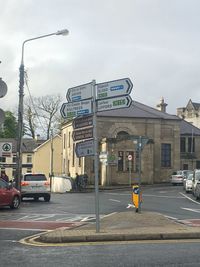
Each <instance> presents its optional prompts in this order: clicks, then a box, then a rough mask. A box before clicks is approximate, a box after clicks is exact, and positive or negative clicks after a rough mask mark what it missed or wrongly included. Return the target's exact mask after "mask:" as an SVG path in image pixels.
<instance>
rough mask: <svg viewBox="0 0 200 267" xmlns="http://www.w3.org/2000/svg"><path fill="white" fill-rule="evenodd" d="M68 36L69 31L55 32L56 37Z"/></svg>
mask: <svg viewBox="0 0 200 267" xmlns="http://www.w3.org/2000/svg"><path fill="white" fill-rule="evenodd" d="M68 34H69V31H68V30H67V29H64V30H61V31H57V32H56V35H68Z"/></svg>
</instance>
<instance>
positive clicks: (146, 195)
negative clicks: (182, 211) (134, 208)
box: [143, 194, 184, 199]
mask: <svg viewBox="0 0 200 267" xmlns="http://www.w3.org/2000/svg"><path fill="white" fill-rule="evenodd" d="M143 196H144V197H158V198H175V199H177V198H184V197H173V196H158V195H148V194H143Z"/></svg>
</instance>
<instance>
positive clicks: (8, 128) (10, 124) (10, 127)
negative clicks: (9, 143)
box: [0, 111, 17, 138]
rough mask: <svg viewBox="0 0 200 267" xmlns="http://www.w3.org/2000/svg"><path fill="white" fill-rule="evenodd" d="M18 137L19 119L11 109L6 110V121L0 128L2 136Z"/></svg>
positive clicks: (0, 135)
mask: <svg viewBox="0 0 200 267" xmlns="http://www.w3.org/2000/svg"><path fill="white" fill-rule="evenodd" d="M16 137H17V120H16V118H15V116H14V114H13V113H12V112H11V111H6V112H5V121H4V123H3V125H2V126H1V129H0V138H16Z"/></svg>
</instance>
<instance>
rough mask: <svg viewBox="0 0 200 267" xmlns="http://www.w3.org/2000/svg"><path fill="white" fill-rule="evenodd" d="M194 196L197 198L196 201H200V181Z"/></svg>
mask: <svg viewBox="0 0 200 267" xmlns="http://www.w3.org/2000/svg"><path fill="white" fill-rule="evenodd" d="M194 196H195V198H196V200H198V199H200V181H198V182H197V184H196V188H195V191H194Z"/></svg>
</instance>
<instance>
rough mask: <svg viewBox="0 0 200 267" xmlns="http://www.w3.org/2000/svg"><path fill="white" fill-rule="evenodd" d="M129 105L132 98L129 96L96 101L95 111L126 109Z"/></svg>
mask: <svg viewBox="0 0 200 267" xmlns="http://www.w3.org/2000/svg"><path fill="white" fill-rule="evenodd" d="M131 103H132V98H131V97H130V96H129V95H128V96H120V97H113V98H108V99H103V100H98V101H97V110H98V111H106V110H111V109H119V108H128V107H130V105H131Z"/></svg>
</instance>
